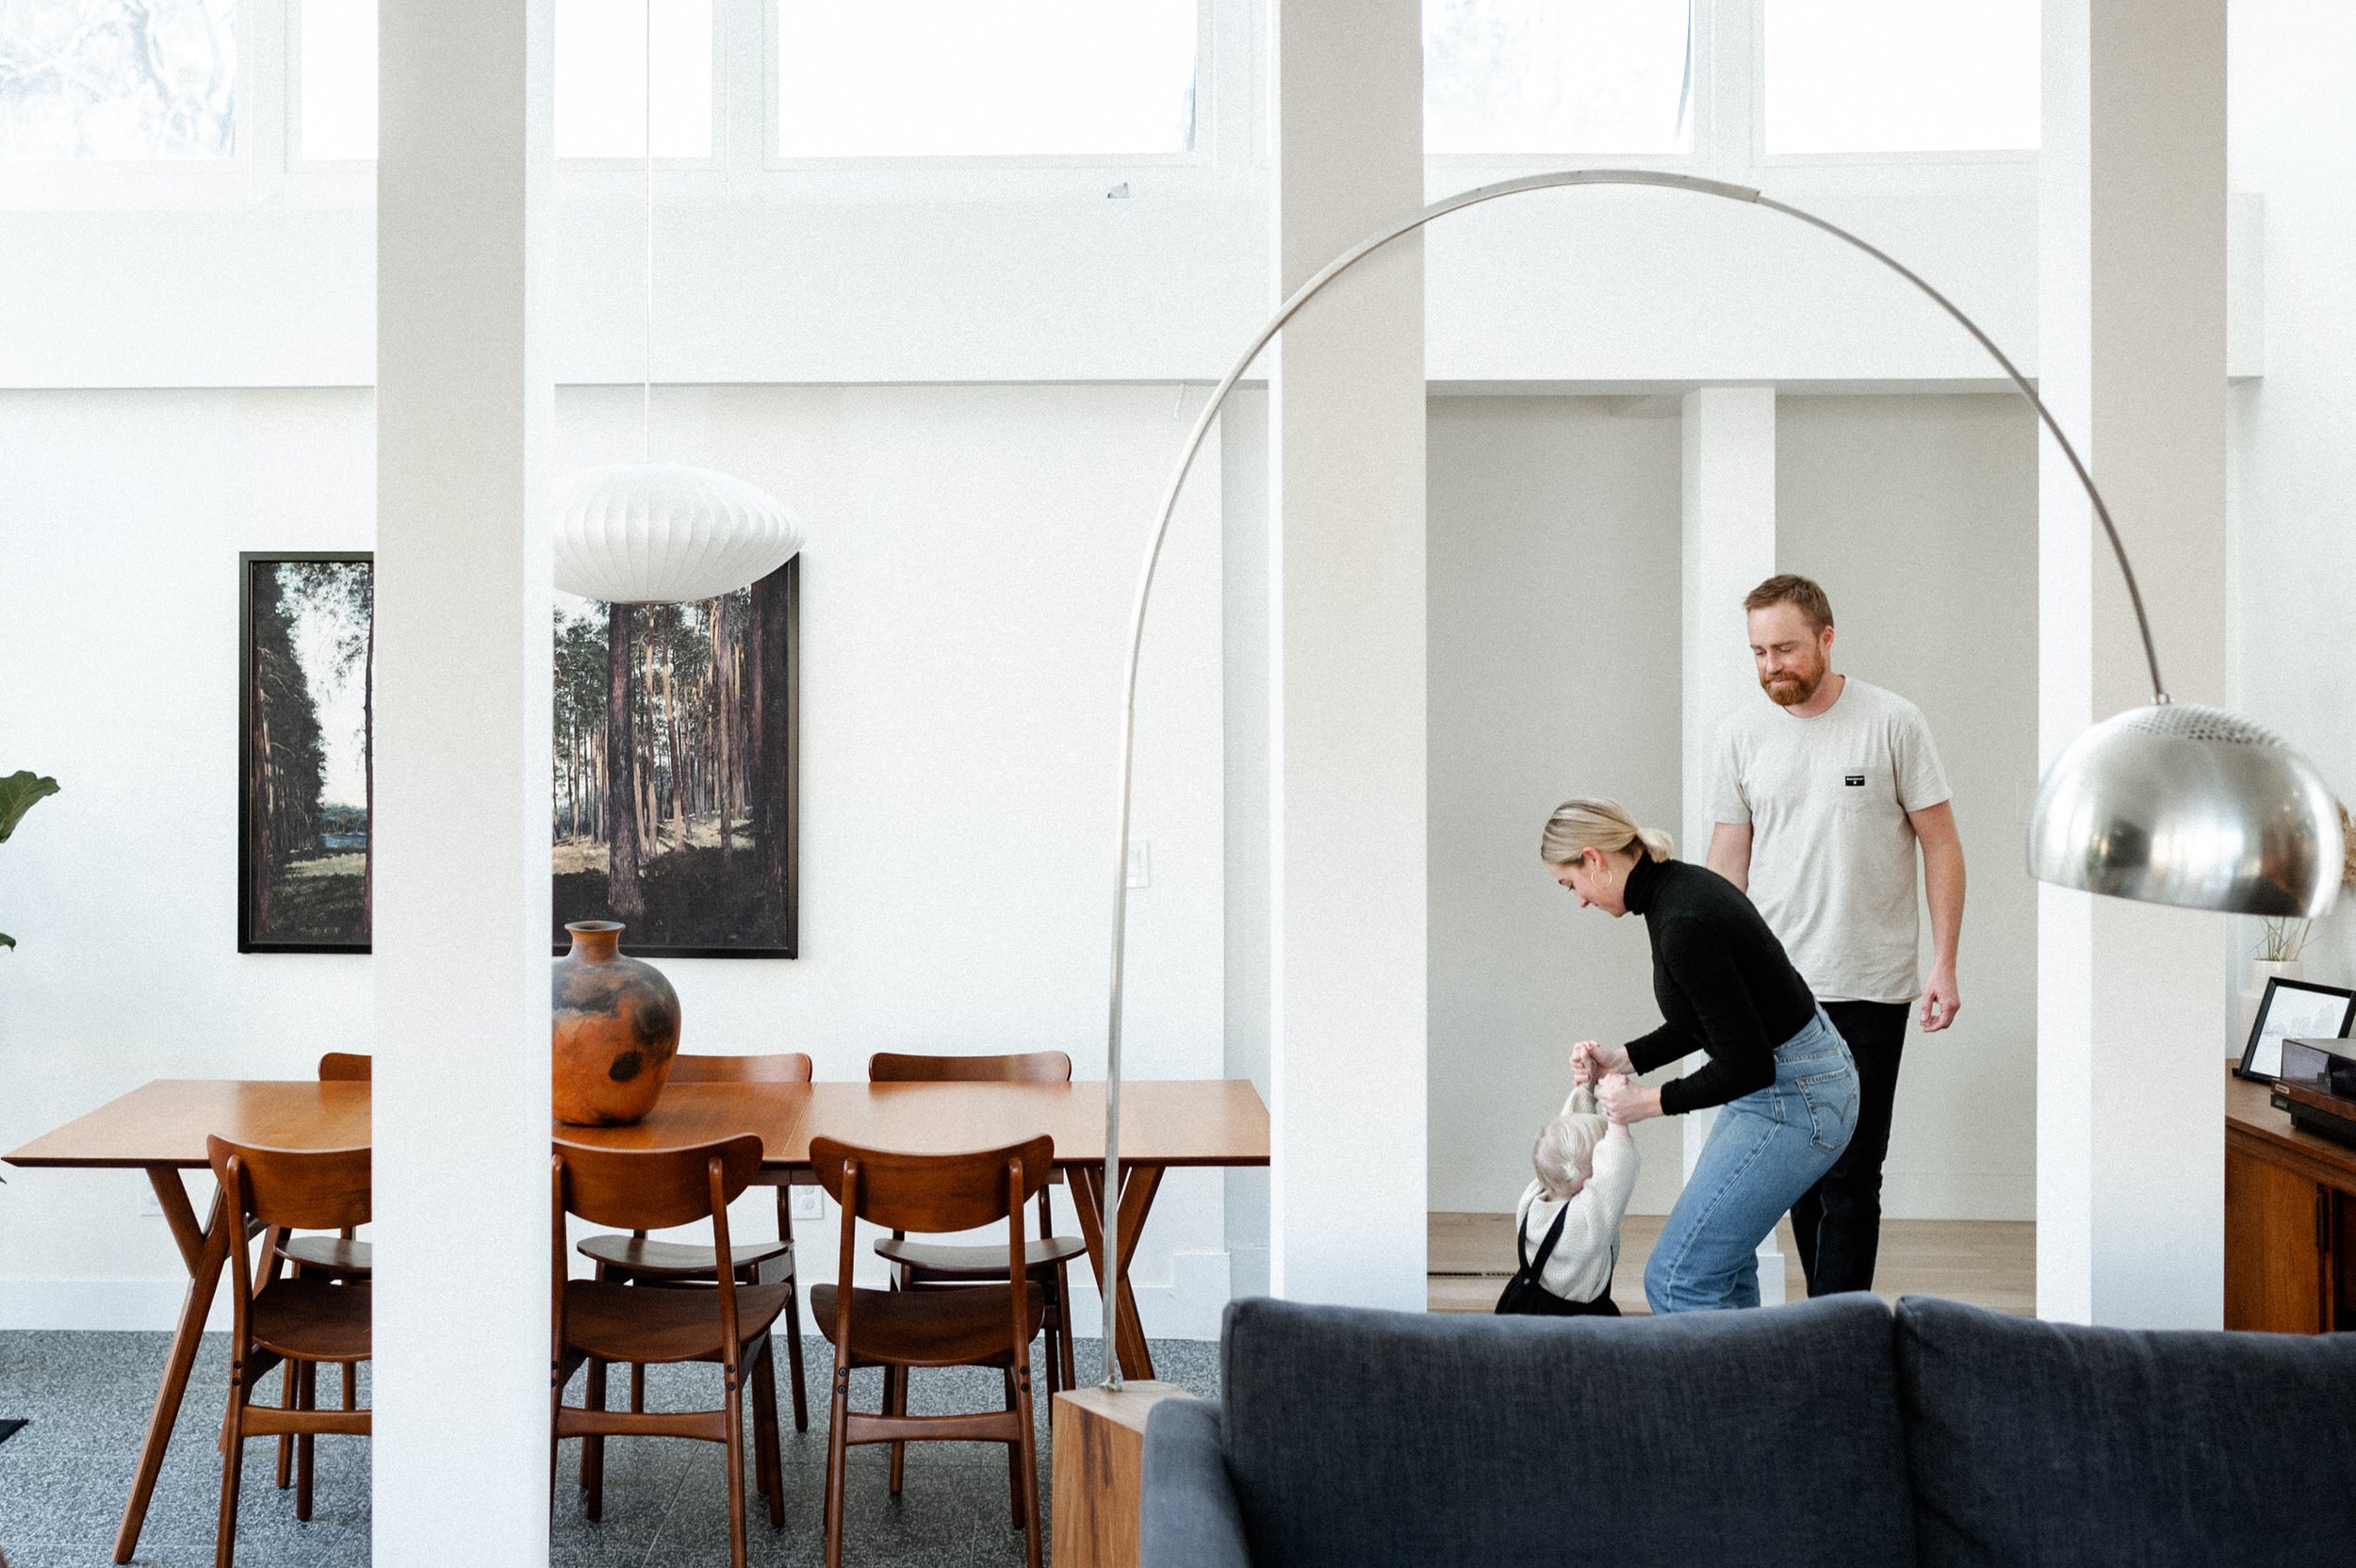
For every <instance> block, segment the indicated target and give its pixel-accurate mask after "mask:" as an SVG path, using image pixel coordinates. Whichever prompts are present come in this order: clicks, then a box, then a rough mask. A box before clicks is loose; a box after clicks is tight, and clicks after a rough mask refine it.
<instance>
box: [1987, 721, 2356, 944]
mask: <svg viewBox="0 0 2356 1568" xmlns="http://www.w3.org/2000/svg"><path fill="white" fill-rule="evenodd" d="M2346 856H2347V845H2346V843H2345V842H2344V841H2343V840H2342V837H2341V828H2340V811H2339V804H2338V802H2337V801H2335V800H2334V799H2333V798H2332V795H2331V791H2330V790H2329V789H2328V788H2326V787H2325V785H2324V782H2323V776H2321V775H2320V774H2318V773H2317V772H2316V771H2315V767H2314V766H2313V765H2312V764H2311V763H2309V762H2308V761H2307V760H2306V759H2305V758H2303V757H2301V756H2299V753H2298V752H2296V751H2293V750H2292V749H2291V748H2290V746H2289V745H2288V744H2287V743H2284V742H2283V740H2282V737H2281V736H2279V735H2277V734H2275V733H2274V732H2273V731H2272V730H2270V729H2267V728H2266V727H2264V726H2262V725H2256V724H2252V723H2250V721H2249V720H2248V719H2244V718H2239V717H2237V716H2235V715H2234V714H2232V713H2229V712H2226V711H2224V710H2222V709H2218V708H2203V707H2201V706H2200V705H2198V704H2195V703H2159V704H2155V705H2153V706H2151V707H2149V708H2131V709H2129V710H2128V711H2126V712H2124V713H2119V714H2116V715H2114V716H2113V717H2111V718H2108V719H2105V720H2103V721H2102V723H2101V724H2098V725H2096V726H2095V727H2093V728H2091V729H2089V730H2087V731H2086V733H2085V734H2083V735H2081V736H2079V737H2078V738H2077V739H2076V740H2075V741H2073V742H2071V743H2070V745H2069V746H2068V748H2066V749H2065V750H2064V751H2063V752H2062V754H2061V756H2060V757H2059V758H2057V759H2056V760H2054V762H2053V767H2052V768H2051V769H2049V770H2048V771H2047V773H2046V775H2045V778H2044V780H2043V782H2042V783H2040V784H2039V785H2038V786H2037V804H2036V806H2035V807H2034V808H2033V809H2031V811H2030V813H2029V872H2030V874H2031V875H2033V876H2035V877H2036V878H2037V880H2038V881H2040V882H2051V883H2053V884H2054V885H2055V886H2057V887H2063V888H2076V889H2079V890H2083V891H2086V892H2090V893H2106V894H2108V895H2110V896H2112V897H2114V898H2129V899H2134V900H2135V901H2137V902H2138V903H2143V904H2172V905H2176V906H2179V907H2184V908H2188V909H2217V910H2224V911H2228V912H2231V913H2233V914H2241V915H2266V916H2271V917H2277V918H2281V919H2287V920H2307V919H2313V918H2314V917H2315V916H2318V915H2322V914H2325V913H2328V912H2329V911H2330V909H2331V904H2332V901H2333V899H2334V898H2335V897H2337V895H2338V893H2339V888H2340V878H2341V875H2342V868H2343V866H2344V865H2345V863H2346Z"/></svg>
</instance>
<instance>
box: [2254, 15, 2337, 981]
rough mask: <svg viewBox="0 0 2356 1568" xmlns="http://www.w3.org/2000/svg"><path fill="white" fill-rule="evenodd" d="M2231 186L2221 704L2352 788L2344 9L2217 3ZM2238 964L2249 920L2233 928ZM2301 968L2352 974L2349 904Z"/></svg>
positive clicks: (2330, 976)
mask: <svg viewBox="0 0 2356 1568" xmlns="http://www.w3.org/2000/svg"><path fill="white" fill-rule="evenodd" d="M2228 14H2229V17H2230V20H2231V24H2232V28H2233V33H2232V40H2231V48H2230V51H2229V56H2228V58H2229V61H2230V64H2231V68H2232V72H2233V76H2232V80H2231V82H2230V84H2229V86H2230V96H2229V100H2228V102H2229V105H2230V120H2231V150H2232V170H2233V185H2234V187H2235V188H2236V189H2242V190H2258V191H2263V192H2265V194H2266V355H2267V360H2266V380H2265V381H2264V382H2262V383H2254V384H2244V385H2241V386H2236V387H2234V388H2233V391H2232V393H2231V395H2230V399H2229V402H2228V419H2229V424H2228V432H2229V436H2230V442H2231V447H2230V455H2231V458H2232V460H2233V462H2232V468H2231V470H2230V479H2229V483H2230V486H2231V488H2230V492H2229V498H2228V507H2229V510H2228V513H2227V537H2228V546H2229V551H2230V557H2229V564H2228V568H2227V569H2228V572H2229V574H2230V575H2229V579H2228V590H2229V600H2228V606H2229V615H2230V621H2229V631H2228V647H2229V656H2228V672H2229V681H2230V691H2231V693H2232V702H2233V707H2234V708H2235V709H2236V710H2238V711H2241V712H2244V713H2247V714H2249V715H2250V717H2252V718H2254V719H2258V720H2260V721H2262V722H2264V723H2266V724H2268V725H2272V726H2273V727H2275V728H2277V729H2279V730H2280V731H2282V734H2283V735H2285V736H2286V737H2288V738H2289V740H2290V742H2291V743H2292V744H2293V745H2295V746H2298V747H2299V749H2300V750H2302V751H2304V752H2305V753H2306V754H2307V756H2308V757H2309V758H2310V759H2312V760H2314V761H2315V764H2316V765H2317V766H2318V767H2320V768H2321V769H2322V770H2323V775H2324V777H2325V779H2326V780H2327V781H2329V782H2330V784H2331V787H2332V789H2333V791H2334V792H2337V793H2338V795H2339V796H2340V798H2341V799H2342V800H2351V799H2356V591H2351V586H2350V585H2351V584H2356V524H2351V523H2350V521H2349V498H2350V497H2351V496H2356V448H2352V447H2351V446H2350V444H2349V442H2348V432H2349V431H2350V430H2351V429H2356V297H2352V296H2351V295H2350V293H2349V290H2348V271H2349V268H2350V265H2351V263H2356V188H2350V186H2349V184H2348V173H2347V158H2346V150H2347V148H2348V146H2349V145H2351V144H2352V143H2356V99H2351V97H2350V95H2349V94H2348V90H2347V87H2346V83H2347V82H2348V79H2349V76H2350V74H2351V73H2356V11H2351V10H2350V9H2348V8H2346V7H2343V6H2334V5H2326V4H2320V3H2317V0H2236V3H2235V4H2234V5H2233V8H2231V10H2230V12H2229V13H2228ZM2235 924H2236V926H2239V927H2242V929H2241V930H2239V931H2238V932H2237V936H2238V937H2239V938H2240V941H2239V942H2238V944H2237V954H2236V964H2235V967H2234V969H2233V975H2232V983H2233V984H2235V985H2239V984H2240V983H2242V980H2243V977H2244V976H2243V972H2242V970H2241V968H2240V964H2239V959H2240V958H2241V957H2243V956H2246V955H2247V954H2248V952H2249V951H2250V947H2251V946H2252V945H2254V944H2255V942H2256V940H2257V938H2258V934H2259V933H2258V923H2257V922H2255V921H2237V922H2235ZM2306 965H2307V974H2308V976H2309V977H2310V978H2312V979H2315V980H2319V981H2322V982H2324V983H2326V984H2329V985H2339V986H2346V985H2350V984H2356V905H2351V904H2349V903H2348V902H2347V901H2346V900H2343V902H2342V904H2341V907H2340V909H2339V911H2338V912H2337V913H2336V914H2334V915H2332V916H2331V918H2330V919H2329V920H2327V921H2325V922H2324V923H2323V924H2322V925H2321V926H2320V927H2319V928H2318V931H2317V933H2316V937H2315V941H2314V943H2313V945H2311V946H2310V947H2309V948H2308V950H2307V955H2306Z"/></svg>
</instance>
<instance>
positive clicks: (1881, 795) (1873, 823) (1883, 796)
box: [1710, 676, 1950, 1002]
mask: <svg viewBox="0 0 2356 1568" xmlns="http://www.w3.org/2000/svg"><path fill="white" fill-rule="evenodd" d="M1949 795H1950V792H1949V790H1948V788H1947V775H1946V772H1945V770H1943V769H1942V768H1940V766H1939V748H1938V747H1937V746H1936V745H1934V744H1933V743H1932V742H1931V730H1930V726H1929V725H1927V724H1925V723H1923V721H1922V710H1920V709H1918V708H1916V707H1915V706H1914V704H1912V703H1910V702H1908V701H1906V698H1904V697H1902V696H1899V695H1898V694H1895V693H1893V692H1885V691H1883V690H1882V689H1881V688H1880V687H1878V686H1869V685H1867V684H1866V683H1865V682H1864V681H1862V680H1859V679H1857V678H1856V677H1854V676H1851V677H1849V678H1846V680H1845V681H1844V683H1843V685H1842V686H1841V695H1840V696H1839V697H1837V698H1836V699H1834V702H1833V705H1832V706H1831V707H1830V708H1827V709H1826V710H1824V711H1823V712H1822V713H1819V714H1817V715H1816V716H1815V717H1814V718H1808V719H1804V718H1800V717H1797V716H1796V715H1794V714H1793V713H1792V712H1791V711H1789V710H1787V709H1783V708H1778V707H1776V706H1775V704H1774V703H1773V702H1770V701H1768V700H1767V698H1766V696H1765V694H1761V695H1760V697H1759V700H1758V701H1757V702H1754V703H1747V704H1745V705H1744V706H1743V708H1742V711H1740V712H1738V713H1736V714H1735V715H1734V716H1733V717H1731V718H1729V719H1727V720H1726V723H1724V724H1723V725H1721V726H1719V727H1718V766H1717V776H1716V780H1715V783H1714V785H1713V787H1712V789H1711V792H1710V815H1711V816H1712V818H1713V819H1714V820H1716V821H1718V822H1723V823H1731V824H1734V825H1737V826H1740V825H1742V824H1744V823H1748V824H1749V825H1750V827H1751V873H1750V895H1751V902H1752V903H1753V904H1755V905H1757V906H1758V907H1759V913H1760V914H1761V915H1762V916H1764V917H1765V918H1766V921H1767V927H1768V929H1769V930H1771V931H1773V932H1775V936H1776V938H1777V939H1779V940H1780V941H1781V942H1782V943H1783V949H1784V952H1785V953H1787V954H1788V955H1790V956H1791V958H1792V966H1793V967H1794V968H1796V969H1797V970H1798V971H1799V972H1800V975H1801V977H1802V978H1803V979H1805V980H1806V981H1807V982H1808V989H1810V990H1812V991H1814V992H1815V993H1816V999H1817V1000H1818V1001H1819V1002H1911V1001H1913V1000H1914V998H1915V996H1916V994H1917V992H1918V989H1919V975H1918V973H1917V971H1916V967H1915V965H1916V958H1917V956H1918V951H1919V944H1920V941H1921V937H1920V929H1919V927H1918V925H1917V923H1916V914H1915V881H1914V875H1915V873H1914V862H1915V835H1914V825H1913V824H1912V823H1910V822H1908V821H1907V820H1906V813H1907V812H1909V811H1920V810H1922V809H1924V808H1925V807H1931V806H1937V805H1938V804H1939V803H1940V802H1941V801H1943V800H1946V799H1948V798H1949Z"/></svg>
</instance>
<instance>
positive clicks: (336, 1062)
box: [319, 1051, 376, 1084]
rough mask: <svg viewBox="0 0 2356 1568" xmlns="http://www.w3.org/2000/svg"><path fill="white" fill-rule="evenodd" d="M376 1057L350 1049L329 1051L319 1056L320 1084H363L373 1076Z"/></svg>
mask: <svg viewBox="0 0 2356 1568" xmlns="http://www.w3.org/2000/svg"><path fill="white" fill-rule="evenodd" d="M375 1070H376V1058H375V1057H373V1056H363V1055H360V1054H357V1053H355V1052H351V1051H331V1052H329V1053H328V1054H326V1055H324V1056H321V1057H320V1058H319V1082H320V1083H322V1084H365V1083H367V1082H368V1080H369V1079H370V1078H371V1077H372V1076H374V1074H375Z"/></svg>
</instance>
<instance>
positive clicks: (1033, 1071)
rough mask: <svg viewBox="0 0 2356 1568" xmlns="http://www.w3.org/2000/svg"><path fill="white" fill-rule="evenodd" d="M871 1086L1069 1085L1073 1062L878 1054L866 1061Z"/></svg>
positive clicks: (1052, 1056) (1044, 1057) (1050, 1054)
mask: <svg viewBox="0 0 2356 1568" xmlns="http://www.w3.org/2000/svg"><path fill="white" fill-rule="evenodd" d="M867 1081H868V1082H869V1083H871V1084H941V1083H957V1084H1069V1083H1070V1082H1072V1058H1071V1057H1069V1056H1067V1055H1065V1054H1063V1053H1062V1052H1060V1051H1024V1052H1021V1053H1018V1054H1014V1055H1011V1056H916V1055H910V1054H907V1053H905V1052H898V1051H878V1052H876V1053H875V1054H874V1055H873V1056H870V1057H868V1058H867Z"/></svg>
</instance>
